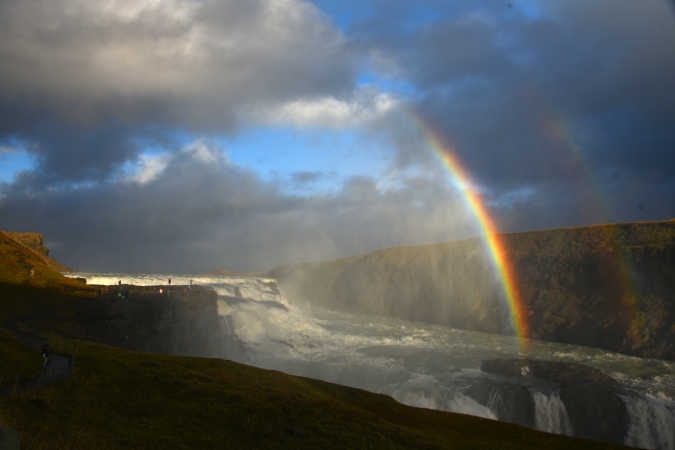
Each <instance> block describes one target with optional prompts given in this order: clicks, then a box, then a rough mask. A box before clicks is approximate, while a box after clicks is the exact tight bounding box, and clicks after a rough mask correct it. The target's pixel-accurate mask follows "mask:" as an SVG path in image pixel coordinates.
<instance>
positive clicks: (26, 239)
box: [5, 231, 70, 272]
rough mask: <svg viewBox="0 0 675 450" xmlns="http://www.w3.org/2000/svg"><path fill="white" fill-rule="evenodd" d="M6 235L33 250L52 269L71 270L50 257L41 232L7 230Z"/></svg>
mask: <svg viewBox="0 0 675 450" xmlns="http://www.w3.org/2000/svg"><path fill="white" fill-rule="evenodd" d="M5 235H6V236H7V237H9V238H11V239H14V240H15V241H16V242H19V243H20V244H23V245H25V246H26V247H28V248H29V249H31V250H33V251H34V252H35V253H36V254H37V255H38V256H39V257H41V259H42V260H43V261H44V262H45V263H46V264H47V265H48V266H49V267H50V268H52V269H54V270H56V271H59V272H69V271H70V269H69V268H68V267H66V266H64V265H63V264H61V263H60V262H58V261H57V260H55V259H53V258H50V257H49V249H48V248H47V247H45V245H44V237H43V236H42V235H41V234H40V233H31V232H16V231H7V232H5Z"/></svg>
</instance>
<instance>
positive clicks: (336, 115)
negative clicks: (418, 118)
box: [249, 88, 400, 128]
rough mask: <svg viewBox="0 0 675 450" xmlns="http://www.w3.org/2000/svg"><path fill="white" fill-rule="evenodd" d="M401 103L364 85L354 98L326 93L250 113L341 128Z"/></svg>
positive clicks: (279, 121) (364, 121)
mask: <svg viewBox="0 0 675 450" xmlns="http://www.w3.org/2000/svg"><path fill="white" fill-rule="evenodd" d="M399 103H400V102H399V100H398V99H397V98H396V97H394V96H393V95H392V94H389V93H386V92H377V91H374V90H373V89H372V88H362V89H361V90H359V91H357V92H356V95H355V96H354V98H351V99H344V100H343V99H338V98H336V97H333V96H325V97H320V98H312V99H300V100H292V101H289V102H285V103H282V104H279V105H276V106H274V107H271V108H267V109H264V110H261V109H255V110H252V111H250V112H249V114H250V115H251V116H254V117H259V118H260V119H261V120H262V121H263V122H266V123H271V124H279V125H294V126H297V127H313V126H318V127H327V128H342V127H350V126H359V125H364V124H367V123H369V122H373V121H375V120H377V119H379V118H381V117H383V116H384V115H386V114H387V113H389V112H391V111H392V110H394V109H395V108H396V107H397V106H398V105H399Z"/></svg>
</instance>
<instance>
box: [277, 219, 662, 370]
mask: <svg viewBox="0 0 675 450" xmlns="http://www.w3.org/2000/svg"><path fill="white" fill-rule="evenodd" d="M499 239H500V240H501V241H502V243H503V246H504V250H505V253H506V260H507V261H508V263H509V264H511V265H512V266H513V268H514V270H515V273H516V277H517V286H518V289H519V291H520V293H521V297H522V300H521V302H520V309H521V310H522V311H523V314H524V318H525V322H526V324H527V334H526V335H527V337H530V338H535V339H543V340H549V341H556V342H564V343H569V344H576V345H588V346H593V347H599V348H605V349H608V350H613V351H618V352H622V353H626V354H632V355H637V356H642V357H653V358H662V359H670V360H675V294H674V293H675V220H668V221H661V222H644V223H624V224H611V225H596V226H588V227H579V228H564V229H554V230H543V231H531V232H522V233H505V234H501V235H500V237H499ZM269 275H270V276H273V277H275V278H277V279H278V281H279V285H280V288H281V290H282V291H283V292H284V294H285V295H286V297H287V298H289V299H292V300H293V301H298V302H306V303H310V304H313V305H317V306H323V307H328V308H332V309H338V310H344V311H350V312H356V313H366V314H377V315H388V316H393V317H398V318H403V319H407V320H417V321H424V322H431V323H439V324H442V325H446V326H450V327H455V328H463V329H470V330H476V331H483V332H489V333H501V334H507V335H508V334H511V335H512V334H514V333H515V330H514V328H513V325H512V322H511V315H512V312H511V309H510V306H509V305H508V304H507V302H506V301H505V298H504V292H503V286H502V281H501V279H500V278H499V276H498V274H496V272H495V269H494V264H493V261H492V259H491V257H490V255H489V253H488V252H487V250H486V248H485V245H484V243H483V241H482V240H481V239H479V238H473V239H467V240H463V241H457V242H449V243H442V244H434V245H424V246H411V247H397V248H390V249H385V250H379V251H376V252H373V253H369V254H366V255H362V256H355V257H350V258H344V259H339V260H334V261H328V262H320V263H307V264H298V265H290V266H284V267H280V268H277V269H274V270H273V271H271V272H270V274H269Z"/></svg>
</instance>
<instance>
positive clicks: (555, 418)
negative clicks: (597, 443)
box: [532, 391, 573, 435]
mask: <svg viewBox="0 0 675 450" xmlns="http://www.w3.org/2000/svg"><path fill="white" fill-rule="evenodd" d="M532 398H533V399H534V411H535V413H534V417H535V428H537V429H538V430H541V431H546V432H548V433H557V434H567V435H572V432H573V430H572V424H571V423H570V419H569V417H568V416H567V409H566V408H565V404H564V403H563V402H562V400H560V396H559V395H558V394H556V393H549V394H544V393H542V392H537V391H535V392H532Z"/></svg>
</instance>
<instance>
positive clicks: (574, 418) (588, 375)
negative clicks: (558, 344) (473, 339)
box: [481, 359, 629, 444]
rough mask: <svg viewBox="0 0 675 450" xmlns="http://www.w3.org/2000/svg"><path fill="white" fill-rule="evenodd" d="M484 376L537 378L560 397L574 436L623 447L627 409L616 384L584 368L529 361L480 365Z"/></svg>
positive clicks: (626, 426) (499, 361) (579, 365)
mask: <svg viewBox="0 0 675 450" xmlns="http://www.w3.org/2000/svg"><path fill="white" fill-rule="evenodd" d="M481 370H482V371H484V372H487V373H492V374H496V375H502V376H506V377H511V379H514V380H515V379H521V380H523V383H525V382H526V379H527V378H531V377H533V378H537V379H539V380H543V381H545V382H548V383H550V384H551V386H552V388H553V389H555V390H557V391H558V392H559V393H560V399H561V400H562V402H563V403H564V405H565V408H566V409H567V414H568V416H569V419H570V422H571V424H572V428H573V430H574V435H575V436H579V437H585V438H589V439H597V440H602V441H610V442H616V443H620V444H622V443H623V442H624V437H625V435H626V433H627V431H628V426H629V417H628V411H627V409H626V405H625V404H624V402H623V401H622V400H621V397H620V396H619V395H620V394H621V393H622V390H621V388H620V386H619V384H618V383H617V382H616V381H615V380H614V379H613V378H611V377H609V376H607V375H605V374H604V373H602V372H601V371H599V370H597V369H594V368H592V367H588V366H584V365H583V364H576V363H566V362H555V361H541V360H531V359H496V360H487V361H483V362H482V363H481Z"/></svg>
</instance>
